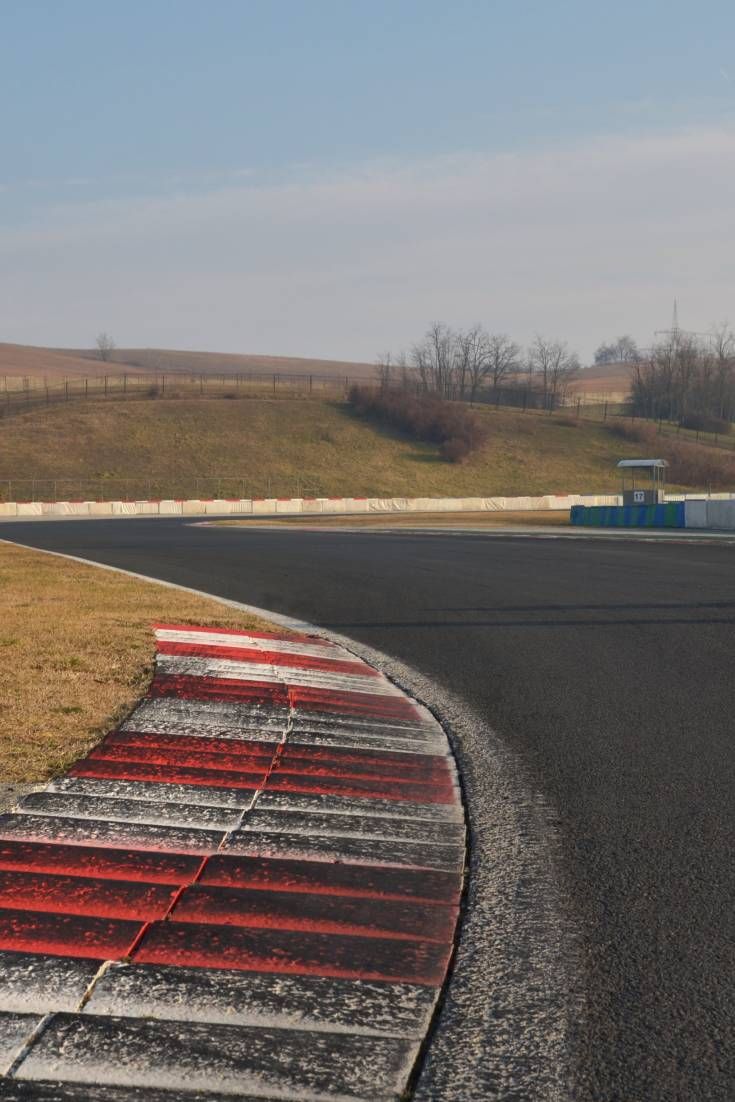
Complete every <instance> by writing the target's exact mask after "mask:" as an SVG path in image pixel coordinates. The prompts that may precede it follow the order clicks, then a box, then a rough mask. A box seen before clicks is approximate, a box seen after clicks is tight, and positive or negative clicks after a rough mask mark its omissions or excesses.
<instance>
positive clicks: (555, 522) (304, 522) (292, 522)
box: [213, 509, 569, 528]
mask: <svg viewBox="0 0 735 1102" xmlns="http://www.w3.org/2000/svg"><path fill="white" fill-rule="evenodd" d="M213 523H214V524H216V525H217V526H218V527H224V528H245V527H247V526H248V525H251V526H252V525H253V524H255V525H257V526H259V527H260V526H261V525H266V526H267V527H270V526H271V525H275V526H276V527H278V528H284V527H285V528H506V527H513V526H515V525H518V526H522V527H524V528H546V527H548V526H550V525H551V526H554V527H559V525H568V524H569V510H568V509H508V510H507V511H506V510H503V511H502V512H495V513H490V512H483V513H470V512H467V513H367V514H355V515H353V516H302V517H283V518H282V519H270V520H265V519H264V520H262V521H252V520H220V521H214V522H213Z"/></svg>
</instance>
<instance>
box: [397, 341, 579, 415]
mask: <svg viewBox="0 0 735 1102" xmlns="http://www.w3.org/2000/svg"><path fill="white" fill-rule="evenodd" d="M579 370H580V362H579V357H578V356H577V354H576V353H575V352H572V351H570V349H569V347H568V345H567V343H566V342H565V341H560V340H548V339H546V338H545V337H541V336H537V337H536V338H535V339H534V341H533V343H532V344H531V346H530V347H529V348H528V349H526V350H525V352H524V350H523V349H522V348H521V346H520V345H519V344H516V342H515V341H514V340H511V338H510V337H509V336H507V334H505V333H489V332H488V331H487V330H486V329H485V328H484V326H482V325H473V326H472V328H470V329H452V328H451V327H450V326H448V325H444V324H443V323H442V322H435V323H434V324H433V325H431V326H430V327H429V329H428V330H427V332H426V333H425V335H424V337H423V338H422V339H421V340H420V341H418V342H417V343H416V344H414V345H413V346H412V347H411V349H410V350H409V351H408V352H402V353H400V355H398V356H393V355H392V354H391V353H385V354H384V355H382V356H380V357H379V359H378V378H379V380H380V384H381V387H383V388H386V387H401V388H403V389H409V388H415V389H418V390H419V391H421V392H423V393H425V394H434V395H437V396H438V397H440V398H450V399H459V400H460V401H470V402H474V401H477V400H478V398H479V397H480V396H481V393H482V391H484V390H487V389H488V388H492V389H493V390H497V388H499V387H501V386H503V385H507V384H508V383H510V382H513V383H515V384H518V383H521V384H522V385H525V386H527V387H529V388H531V389H532V390H533V391H534V392H536V393H537V394H538V396H539V397H540V399H541V401H542V403H543V404H544V405H552V406H553V405H555V404H557V403H558V402H559V401H560V399H561V398H562V397H563V395H564V394H565V392H566V390H567V388H568V386H569V384H570V383H571V382H572V381H573V380H574V379H575V378H576V376H577V374H578V372H579Z"/></svg>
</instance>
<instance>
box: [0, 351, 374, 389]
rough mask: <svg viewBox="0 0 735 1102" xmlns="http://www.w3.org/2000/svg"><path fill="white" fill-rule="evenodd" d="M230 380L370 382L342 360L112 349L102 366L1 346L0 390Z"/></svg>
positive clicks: (88, 356) (91, 359)
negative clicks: (155, 377)
mask: <svg viewBox="0 0 735 1102" xmlns="http://www.w3.org/2000/svg"><path fill="white" fill-rule="evenodd" d="M153 372H169V373H171V374H186V373H190V374H195V375H222V374H225V375H233V374H236V373H238V372H240V373H244V374H248V373H250V372H263V373H266V374H273V373H274V372H275V373H281V374H284V375H329V376H335V377H342V378H343V377H345V376H349V377H351V378H356V379H366V378H372V377H373V376H374V374H375V367H374V365H373V364H367V363H353V362H351V361H347V360H324V359H313V358H312V359H309V358H305V357H295V356H255V355H253V356H250V355H247V356H245V355H243V356H241V355H234V354H232V355H231V354H228V353H219V352H185V351H176V350H172V349H151V348H117V349H115V351H114V353H113V355H112V359H111V360H109V361H108V362H107V363H103V362H102V360H100V359H99V356H98V354H97V352H96V351H95V350H92V349H64V348H35V347H32V346H30V345H22V344H0V387H2V386H3V383H4V380H5V377H6V376H7V377H8V386H9V387H10V388H13V387H15V386H17V385H19V383H22V380H23V379H29V380H37V381H41V380H43V379H47V380H48V382H49V383H53V382H59V381H61V380H63V379H64V378H80V377H81V378H92V377H96V376H100V375H122V374H130V375H135V374H146V375H149V374H151V373H153Z"/></svg>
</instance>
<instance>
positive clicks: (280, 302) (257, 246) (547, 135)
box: [0, 0, 735, 359]
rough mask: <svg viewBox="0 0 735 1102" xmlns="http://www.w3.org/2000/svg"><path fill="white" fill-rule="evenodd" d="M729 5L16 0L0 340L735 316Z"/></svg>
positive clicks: (625, 0)
mask: <svg viewBox="0 0 735 1102" xmlns="http://www.w3.org/2000/svg"><path fill="white" fill-rule="evenodd" d="M734 32H735V4H733V3H732V2H730V3H726V2H724V0H723V2H711V0H709V2H708V0H704V2H700V3H698V4H693V3H691V0H688V2H683V0H658V2H655V0H638V2H631V0H619V2H618V3H615V4H613V3H609V2H606V3H597V2H595V0H586V2H583V0H546V2H541V0H512V2H511V0H485V2H481V0H454V2H453V3H448V2H445V3H438V2H435V0H421V2H418V0H393V2H390V3H388V2H384V0H342V2H337V0H271V2H266V0H239V2H235V0H209V2H207V3H205V2H204V0H199V2H193V0H146V2H138V0H125V2H124V3H120V2H118V0H55V2H42V0H0V118H1V119H2V130H1V135H0V136H1V139H2V140H1V141H0V340H12V341H20V342H28V343H51V344H69V345H79V344H90V343H91V342H92V340H93V338H94V335H95V334H96V333H97V332H98V331H99V330H100V329H107V330H109V331H110V332H112V333H113V335H114V336H115V338H116V340H117V341H118V343H119V344H134V345H165V346H168V347H190V348H194V347H199V348H212V349H219V350H232V351H244V352H245V351H252V352H269V353H284V354H293V355H298V354H304V355H319V354H322V355H327V356H334V357H345V358H363V359H372V358H373V357H374V356H375V354H376V353H377V352H379V351H381V350H382V349H386V348H394V349H398V348H400V347H402V346H405V345H407V344H409V343H410V342H411V341H412V340H413V339H414V338H415V337H417V336H418V335H419V334H420V333H421V332H422V331H423V329H424V328H425V327H426V325H427V324H428V323H429V322H430V321H431V320H433V319H442V320H446V321H448V322H450V323H455V324H458V325H463V324H471V323H472V322H474V321H476V320H479V321H483V322H484V323H485V324H486V325H488V326H489V327H490V328H493V329H503V330H507V331H510V332H511V333H512V334H513V335H515V336H516V337H517V338H518V339H519V340H522V341H526V340H529V339H530V338H531V337H532V335H533V334H534V332H535V331H541V332H543V333H545V334H547V335H549V336H561V337H565V338H567V339H568V340H569V341H570V343H571V344H572V345H573V346H575V347H576V348H578V349H579V350H580V351H581V352H582V353H583V355H589V353H590V352H591V350H592V349H593V348H594V346H595V345H596V344H597V343H598V342H599V341H600V340H602V339H604V338H607V337H610V336H612V335H614V334H616V333H618V332H624V331H632V332H633V333H634V334H635V335H636V336H637V337H638V338H639V340H641V341H643V342H645V341H647V340H649V339H650V335H651V330H652V329H654V328H657V327H659V326H661V325H662V324H664V323H665V322H666V321H667V318H668V315H669V313H670V309H671V300H672V298H673V296H674V295H678V297H679V300H680V310H681V314H682V322H683V324H686V325H689V326H691V327H693V328H697V329H701V328H706V327H707V326H708V325H710V324H711V323H713V322H718V321H721V320H724V319H726V318H729V319H731V320H733V321H735V308H734V307H735V301H734V297H733V296H734V293H735V260H733V249H732V242H733V233H732V231H733V222H734V221H735V218H734V214H735V204H733V194H735V186H734V181H735V127H734V126H733V123H734V122H735V33H734Z"/></svg>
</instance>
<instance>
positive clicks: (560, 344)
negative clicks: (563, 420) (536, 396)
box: [528, 336, 580, 409]
mask: <svg viewBox="0 0 735 1102" xmlns="http://www.w3.org/2000/svg"><path fill="white" fill-rule="evenodd" d="M579 368H580V363H579V357H578V356H577V354H576V352H570V350H569V346H568V345H567V343H566V341H551V340H547V339H546V338H544V337H540V336H537V337H536V339H535V340H534V342H533V344H532V345H531V347H530V349H529V351H528V372H529V375H532V376H533V375H536V376H537V377H538V378H539V380H540V383H541V391H542V394H543V399H544V405H545V406H547V407H548V408H549V409H553V408H554V405H555V404H556V402H557V401H558V400H559V399H560V398H561V397H563V395H564V393H565V391H566V389H567V387H568V386H569V384H570V383H571V381H572V380H573V379H574V378H575V376H576V375H577V373H578V372H579Z"/></svg>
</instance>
